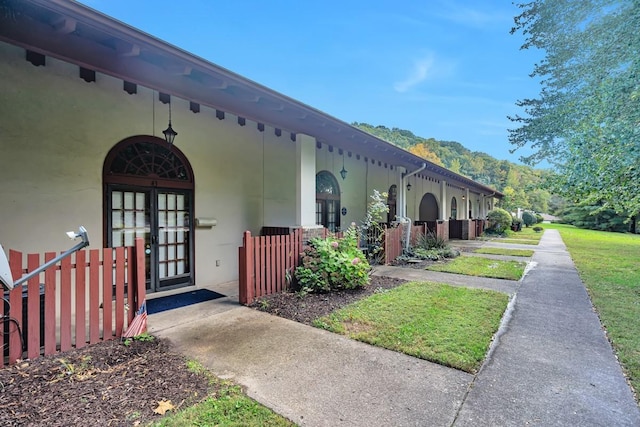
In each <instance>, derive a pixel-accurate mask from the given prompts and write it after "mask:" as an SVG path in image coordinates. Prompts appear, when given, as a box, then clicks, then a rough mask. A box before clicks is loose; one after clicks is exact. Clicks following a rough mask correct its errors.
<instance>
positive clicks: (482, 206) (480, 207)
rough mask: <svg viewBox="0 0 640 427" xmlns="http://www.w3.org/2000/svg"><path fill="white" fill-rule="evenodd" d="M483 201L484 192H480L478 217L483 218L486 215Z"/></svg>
mask: <svg viewBox="0 0 640 427" xmlns="http://www.w3.org/2000/svg"><path fill="white" fill-rule="evenodd" d="M485 203H486V202H485V201H484V194H482V193H480V203H479V206H478V215H480V218H482V219H485V218H486V217H487V211H486V209H485Z"/></svg>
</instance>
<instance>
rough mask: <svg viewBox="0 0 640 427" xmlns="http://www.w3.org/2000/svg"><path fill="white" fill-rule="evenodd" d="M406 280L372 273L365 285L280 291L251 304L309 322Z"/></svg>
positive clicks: (285, 316) (270, 311) (268, 311)
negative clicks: (323, 290) (317, 291)
mask: <svg viewBox="0 0 640 427" xmlns="http://www.w3.org/2000/svg"><path fill="white" fill-rule="evenodd" d="M406 282H407V281H406V280H402V279H395V278H392V277H382V276H371V283H370V284H369V286H367V287H366V288H362V289H351V290H342V291H338V292H330V293H326V294H306V295H304V296H300V295H299V294H297V293H295V292H283V293H279V294H273V295H268V296H265V297H262V298H259V299H258V300H257V301H255V302H254V303H253V304H251V305H250V307H253V308H255V309H257V310H260V311H264V312H267V313H270V314H274V315H276V316H280V317H284V318H285V319H290V320H294V321H296V322H300V323H304V324H306V325H311V324H312V322H313V320H314V319H317V318H318V317H322V316H325V315H327V314H329V313H331V312H332V311H334V310H337V309H339V308H342V307H344V306H346V305H349V304H351V303H352V302H355V301H357V300H359V299H362V298H365V297H367V296H369V295H371V294H373V293H374V292H376V291H380V290H383V289H392V288H395V287H397V286H399V285H401V284H403V283H406Z"/></svg>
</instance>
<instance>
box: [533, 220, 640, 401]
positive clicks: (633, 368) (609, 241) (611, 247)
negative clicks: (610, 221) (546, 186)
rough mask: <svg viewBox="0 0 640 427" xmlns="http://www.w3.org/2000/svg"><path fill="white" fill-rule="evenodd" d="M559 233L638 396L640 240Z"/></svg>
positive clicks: (619, 235)
mask: <svg viewBox="0 0 640 427" xmlns="http://www.w3.org/2000/svg"><path fill="white" fill-rule="evenodd" d="M545 228H555V229H558V230H559V231H560V235H561V236H562V240H563V241H564V243H565V245H567V248H568V250H569V253H570V254H571V258H572V259H573V261H574V263H575V264H576V268H577V269H578V271H579V272H580V278H581V279H582V281H583V282H584V284H585V286H586V287H587V289H588V291H589V294H590V296H591V301H592V303H593V305H594V306H595V307H596V310H597V312H598V315H599V316H600V321H601V322H602V324H603V326H604V327H605V328H606V329H607V334H608V336H609V340H610V341H611V343H612V344H613V347H614V348H615V351H616V353H617V355H618V359H619V360H620V363H621V364H622V366H623V369H624V370H625V373H626V374H627V376H628V377H629V380H630V381H631V384H632V386H633V387H634V389H635V390H636V391H640V235H633V234H623V233H608V232H604V231H594V230H583V229H579V228H575V227H572V226H569V225H560V224H545Z"/></svg>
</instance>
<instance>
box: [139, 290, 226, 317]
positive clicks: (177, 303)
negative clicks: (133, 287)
mask: <svg viewBox="0 0 640 427" xmlns="http://www.w3.org/2000/svg"><path fill="white" fill-rule="evenodd" d="M224 296H226V295H222V294H219V293H217V292H214V291H210V290H208V289H198V290H197V291H191V292H185V293H183V294H176V295H167V296H166V297H160V298H153V299H148V300H147V313H148V314H153V313H160V312H161V311H167V310H172V309H174V308H180V307H185V306H187V305H191V304H197V303H199V302H205V301H210V300H213V299H217V298H222V297H224Z"/></svg>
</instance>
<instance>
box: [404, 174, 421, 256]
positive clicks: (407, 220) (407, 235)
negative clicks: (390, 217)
mask: <svg viewBox="0 0 640 427" xmlns="http://www.w3.org/2000/svg"><path fill="white" fill-rule="evenodd" d="M426 168H427V164H426V163H423V164H422V166H420V167H419V168H418V169H416V170H414V171H413V172H409V173H406V174H403V175H402V178H401V180H400V187H401V188H402V191H401V193H402V205H401V206H400V208H401V209H402V210H401V212H402V216H400V217H399V218H398V219H399V220H400V222H401V223H402V224H403V226H404V225H405V224H407V223H408V225H407V229H406V231H405V238H404V251H405V252H409V242H410V241H411V218H409V217H408V216H407V186H406V184H405V182H406V179H407V178H409V177H410V176H412V175H415V174H417V173H418V172H422V171H423V170H425V169H426Z"/></svg>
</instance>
